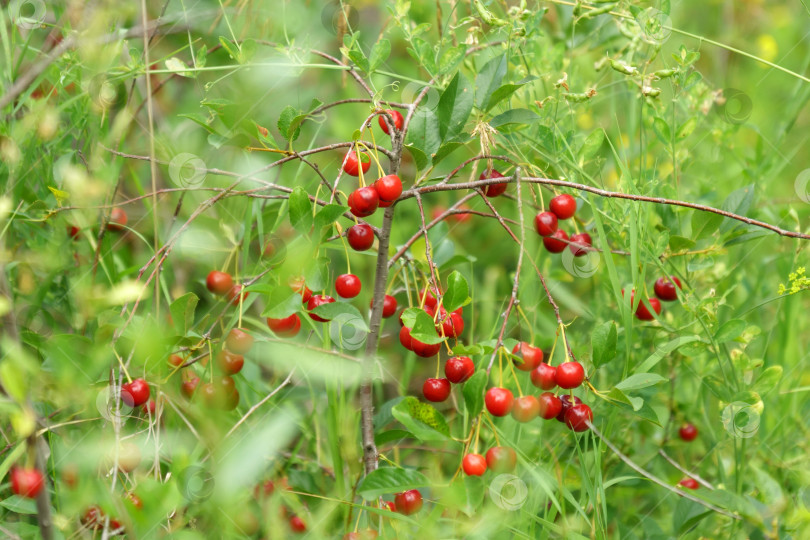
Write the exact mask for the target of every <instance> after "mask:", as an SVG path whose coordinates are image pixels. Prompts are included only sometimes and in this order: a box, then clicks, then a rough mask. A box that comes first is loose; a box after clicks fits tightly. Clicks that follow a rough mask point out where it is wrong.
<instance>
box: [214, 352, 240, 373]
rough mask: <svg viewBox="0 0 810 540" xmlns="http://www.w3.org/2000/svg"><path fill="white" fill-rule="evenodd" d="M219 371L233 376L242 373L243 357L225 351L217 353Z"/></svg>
mask: <svg viewBox="0 0 810 540" xmlns="http://www.w3.org/2000/svg"><path fill="white" fill-rule="evenodd" d="M218 360H219V369H221V370H222V372H223V373H225V374H227V375H235V374H237V373H239V372H240V371H242V366H243V365H244V364H245V357H244V356H242V355H241V354H236V353H232V352H230V351H227V350H223V351H220V352H219V357H218Z"/></svg>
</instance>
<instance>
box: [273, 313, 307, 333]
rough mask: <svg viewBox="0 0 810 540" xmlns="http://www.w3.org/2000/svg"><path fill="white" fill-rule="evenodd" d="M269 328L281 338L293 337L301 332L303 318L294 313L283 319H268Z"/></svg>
mask: <svg viewBox="0 0 810 540" xmlns="http://www.w3.org/2000/svg"><path fill="white" fill-rule="evenodd" d="M267 326H268V327H269V328H270V330H272V331H273V332H275V333H276V334H278V335H280V336H285V337H293V336H295V335H297V334H298V332H299V331H300V330H301V317H299V316H298V313H293V314H292V315H290V316H289V317H284V318H283V319H271V318H269V317H268V318H267Z"/></svg>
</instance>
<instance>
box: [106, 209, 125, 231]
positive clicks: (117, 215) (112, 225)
mask: <svg viewBox="0 0 810 540" xmlns="http://www.w3.org/2000/svg"><path fill="white" fill-rule="evenodd" d="M127 219H128V218H127V213H126V212H124V210H123V209H121V208H119V207H117V206H116V207H115V208H113V209H112V212H110V221H108V222H107V230H108V231H115V232H117V231H123V230H124V227H125V226H126V224H127Z"/></svg>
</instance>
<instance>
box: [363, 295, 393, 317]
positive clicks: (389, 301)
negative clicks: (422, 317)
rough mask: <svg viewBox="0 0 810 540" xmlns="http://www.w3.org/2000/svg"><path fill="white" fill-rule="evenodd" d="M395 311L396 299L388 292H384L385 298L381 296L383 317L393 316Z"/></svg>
mask: <svg viewBox="0 0 810 540" xmlns="http://www.w3.org/2000/svg"><path fill="white" fill-rule="evenodd" d="M372 303H373V300H372ZM369 307H371V306H369ZM396 312H397V299H396V298H394V297H393V296H391V295H390V294H386V295H385V298H383V312H382V316H383V318H384V319H387V318H389V317H391V316H393V315H394V313H396Z"/></svg>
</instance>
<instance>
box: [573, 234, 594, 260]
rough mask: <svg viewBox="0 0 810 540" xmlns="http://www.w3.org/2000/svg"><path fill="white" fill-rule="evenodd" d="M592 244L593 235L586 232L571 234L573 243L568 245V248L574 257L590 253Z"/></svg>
mask: <svg viewBox="0 0 810 540" xmlns="http://www.w3.org/2000/svg"><path fill="white" fill-rule="evenodd" d="M592 245H593V241H592V240H591V235H590V234H588V233H586V232H584V233H579V234H575V235H573V236H571V244H569V245H568V248H569V249H570V250H571V253H573V254H574V257H582V256H583V255H587V254H588V252H589V251H590V247H591V246H592Z"/></svg>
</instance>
